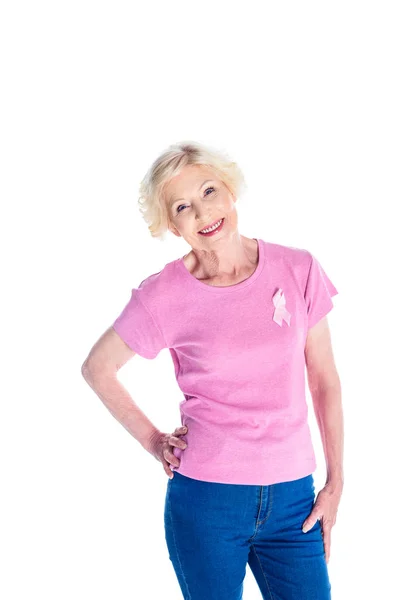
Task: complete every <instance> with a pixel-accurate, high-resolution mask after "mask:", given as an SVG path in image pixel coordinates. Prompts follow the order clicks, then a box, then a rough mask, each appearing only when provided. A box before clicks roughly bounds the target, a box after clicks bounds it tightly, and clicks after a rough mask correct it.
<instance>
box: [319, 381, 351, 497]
mask: <svg viewBox="0 0 400 600" xmlns="http://www.w3.org/2000/svg"><path fill="white" fill-rule="evenodd" d="M312 400H313V405H314V411H315V416H316V420H317V423H318V427H319V431H320V434H321V440H322V445H323V449H324V454H325V461H326V471H327V482H329V483H331V484H332V485H334V486H342V485H343V483H344V471H343V446H344V422H343V408H342V394H341V388H340V385H339V386H336V387H331V388H329V389H326V390H319V391H318V392H317V391H316V392H314V393H312Z"/></svg>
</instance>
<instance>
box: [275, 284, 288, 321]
mask: <svg viewBox="0 0 400 600" xmlns="http://www.w3.org/2000/svg"><path fill="white" fill-rule="evenodd" d="M272 301H273V303H274V306H275V311H274V317H273V319H274V321H275V323H278V325H280V327H282V320H284V321H286V323H287V324H288V326H289V327H290V317H291V315H290V312H289V311H288V310H287V309H286V299H285V294H284V293H283V290H282V289H281V288H279V290H278V291H277V292H276V294H275V295H274V297H273V298H272Z"/></svg>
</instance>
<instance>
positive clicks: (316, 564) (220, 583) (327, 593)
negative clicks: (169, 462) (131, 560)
mask: <svg viewBox="0 0 400 600" xmlns="http://www.w3.org/2000/svg"><path fill="white" fill-rule="evenodd" d="M314 501H315V486H314V478H313V475H312V474H310V475H307V476H306V477H302V478H301V479H296V480H294V481H287V482H282V483H275V484H271V485H240V484H226V483H217V482H207V481H200V480H197V479H192V478H190V477H187V476H184V475H182V474H180V473H178V472H177V471H175V472H174V477H173V478H172V479H170V480H168V484H167V491H166V497H165V510H164V525H165V539H166V542H167V547H168V552H169V558H170V560H171V562H172V566H173V568H174V570H175V574H176V576H177V579H178V582H179V586H180V588H181V591H182V595H183V598H185V599H186V600H241V599H242V598H243V582H244V578H245V574H246V566H247V564H248V565H249V568H250V569H251V571H252V573H253V575H254V577H255V580H256V582H257V584H258V587H259V589H260V592H261V596H262V598H264V599H265V600H330V598H331V585H330V581H329V576H328V569H327V564H326V561H325V555H324V547H323V538H322V528H321V524H320V522H319V521H317V522H316V524H315V525H314V527H313V528H312V529H311V530H310V531H308V532H307V533H303V531H302V524H303V522H304V521H305V519H306V518H307V517H308V515H309V514H310V512H311V510H312V507H313V504H314Z"/></svg>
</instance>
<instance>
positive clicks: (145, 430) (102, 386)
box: [82, 370, 158, 451]
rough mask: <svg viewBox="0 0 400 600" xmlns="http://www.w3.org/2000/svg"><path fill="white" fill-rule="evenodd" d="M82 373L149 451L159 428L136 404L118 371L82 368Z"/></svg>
mask: <svg viewBox="0 0 400 600" xmlns="http://www.w3.org/2000/svg"><path fill="white" fill-rule="evenodd" d="M82 375H83V377H84V379H85V381H86V382H87V383H88V384H89V386H90V387H91V388H92V390H93V391H94V392H95V393H96V394H97V396H98V397H99V398H100V400H101V401H102V402H103V404H104V405H105V406H106V408H107V409H108V410H109V411H110V413H111V414H112V415H113V417H115V418H116V419H117V421H118V422H119V423H121V425H122V426H123V427H125V429H126V430H127V431H128V432H129V433H130V434H131V435H132V436H133V437H134V438H135V439H136V440H137V441H138V442H139V443H140V444H141V445H142V446H143V448H145V450H148V451H149V447H150V445H149V444H150V440H151V438H152V436H153V435H155V434H156V433H157V432H158V429H157V427H155V425H153V423H152V422H151V421H150V420H149V419H148V418H147V417H146V415H145V414H144V413H143V412H142V411H141V410H140V408H139V407H138V406H137V404H135V402H134V401H133V399H132V397H131V396H130V394H129V392H128V391H127V390H126V388H125V387H124V386H123V385H122V383H121V382H120V381H119V380H118V379H117V375H116V373H115V374H111V373H107V374H105V373H98V374H96V373H93V372H89V371H87V370H82Z"/></svg>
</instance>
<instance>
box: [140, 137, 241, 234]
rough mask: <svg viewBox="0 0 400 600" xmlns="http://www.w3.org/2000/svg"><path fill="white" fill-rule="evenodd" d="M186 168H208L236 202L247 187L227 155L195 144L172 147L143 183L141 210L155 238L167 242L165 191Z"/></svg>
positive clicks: (236, 166)
mask: <svg viewBox="0 0 400 600" xmlns="http://www.w3.org/2000/svg"><path fill="white" fill-rule="evenodd" d="M186 165H204V166H206V167H209V168H210V169H212V170H213V171H214V172H215V174H216V176H217V177H218V178H219V179H220V180H221V181H222V182H223V183H224V184H225V185H226V186H227V188H228V189H229V191H230V193H231V194H233V195H234V196H235V197H236V198H238V197H239V196H240V194H241V192H242V191H243V189H244V188H245V187H246V183H245V179H244V176H243V173H242V171H241V169H240V168H239V167H238V165H237V164H236V163H235V162H233V161H232V160H231V159H230V158H229V156H228V155H227V154H226V153H225V152H224V151H221V150H216V149H214V148H212V147H210V146H205V145H204V144H200V143H199V142H194V141H184V142H179V143H176V144H172V145H170V146H169V147H168V148H167V149H166V150H165V151H164V152H163V153H162V154H161V155H160V156H159V157H158V158H157V159H156V160H155V161H154V162H153V164H152V165H151V167H150V169H149V170H148V171H147V173H146V175H145V176H144V178H143V179H142V181H141V182H140V188H139V201H138V202H139V210H140V212H141V214H142V216H143V218H144V220H145V222H146V223H147V226H148V230H149V231H150V234H151V236H152V237H153V238H161V239H163V240H164V239H165V234H166V232H168V214H167V208H166V205H165V202H164V200H165V199H164V196H163V194H164V188H165V186H166V184H167V183H168V182H169V181H170V179H172V178H173V177H175V176H176V175H179V173H180V172H181V170H182V169H183V167H185V166H186Z"/></svg>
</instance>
